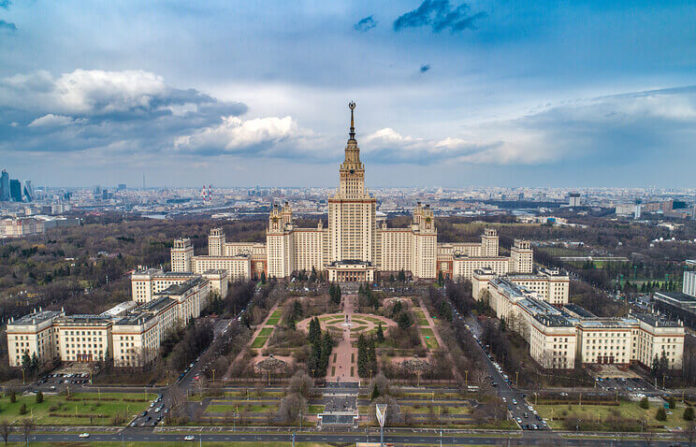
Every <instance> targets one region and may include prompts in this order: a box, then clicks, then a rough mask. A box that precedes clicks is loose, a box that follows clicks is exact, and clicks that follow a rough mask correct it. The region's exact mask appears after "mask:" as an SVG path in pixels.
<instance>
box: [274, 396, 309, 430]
mask: <svg viewBox="0 0 696 447" xmlns="http://www.w3.org/2000/svg"><path fill="white" fill-rule="evenodd" d="M306 404H307V401H306V400H305V399H304V397H302V396H300V395H299V394H297V393H292V394H288V395H287V396H285V397H284V398H283V399H282V400H281V401H280V407H279V408H278V417H279V418H280V420H281V421H282V422H285V423H289V422H295V421H296V420H297V418H298V417H299V415H300V412H301V411H302V410H304V407H305V405H306Z"/></svg>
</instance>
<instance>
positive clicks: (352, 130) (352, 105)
mask: <svg viewBox="0 0 696 447" xmlns="http://www.w3.org/2000/svg"><path fill="white" fill-rule="evenodd" d="M348 108H349V109H350V139H351V140H355V120H354V119H353V110H355V102H353V101H351V102H349V103H348Z"/></svg>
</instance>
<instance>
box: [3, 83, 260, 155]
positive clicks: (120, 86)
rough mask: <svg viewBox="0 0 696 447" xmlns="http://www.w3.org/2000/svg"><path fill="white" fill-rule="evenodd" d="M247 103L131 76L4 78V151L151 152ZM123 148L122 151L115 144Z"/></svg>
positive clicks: (239, 110)
mask: <svg viewBox="0 0 696 447" xmlns="http://www.w3.org/2000/svg"><path fill="white" fill-rule="evenodd" d="M246 111H247V107H246V105H244V104H242V103H235V102H226V101H219V100H217V99H216V98H213V97H211V96H209V95H206V94H204V93H201V92H199V91H197V90H195V89H178V88H174V87H172V86H170V85H168V84H167V83H166V82H165V81H164V79H163V78H162V77H161V76H158V75H156V74H153V73H149V72H145V71H139V70H131V71H128V70H127V71H101V70H75V71H73V72H70V73H63V74H61V75H60V76H53V75H52V74H51V73H49V72H46V71H39V72H35V73H29V74H18V75H15V76H11V77H7V78H4V79H0V123H1V122H6V123H19V125H17V126H11V125H10V126H2V125H1V124H0V150H3V149H5V150H13V149H14V150H18V149H21V150H25V151H53V152H60V151H63V152H69V151H80V150H86V149H93V150H103V148H106V147H121V148H124V150H127V151H132V152H137V151H143V150H146V151H148V152H149V153H154V152H157V151H161V150H165V149H167V148H170V147H171V146H172V144H173V142H174V139H175V138H176V137H177V136H180V135H182V134H189V133H193V132H195V131H197V130H199V129H203V128H206V127H208V126H211V125H213V124H216V123H217V122H219V118H220V116H237V115H242V114H244V113H246ZM116 142H118V143H119V144H116V145H115V144H114V143H116Z"/></svg>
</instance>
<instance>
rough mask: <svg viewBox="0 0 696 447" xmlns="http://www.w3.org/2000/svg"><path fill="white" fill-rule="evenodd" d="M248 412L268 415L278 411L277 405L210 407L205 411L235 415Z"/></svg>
mask: <svg viewBox="0 0 696 447" xmlns="http://www.w3.org/2000/svg"><path fill="white" fill-rule="evenodd" d="M244 410H246V411H248V412H250V413H268V412H276V411H278V406H277V405H270V404H269V405H263V404H262V405H243V404H240V405H208V407H207V408H206V409H205V412H206V413H234V412H236V411H239V412H240V413H241V412H242V411H244Z"/></svg>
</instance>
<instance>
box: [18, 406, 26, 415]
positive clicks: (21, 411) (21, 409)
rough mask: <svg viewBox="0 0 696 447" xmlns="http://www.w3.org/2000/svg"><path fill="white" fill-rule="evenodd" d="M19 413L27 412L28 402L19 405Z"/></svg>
mask: <svg viewBox="0 0 696 447" xmlns="http://www.w3.org/2000/svg"><path fill="white" fill-rule="evenodd" d="M19 414H27V404H22V406H21V407H19Z"/></svg>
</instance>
